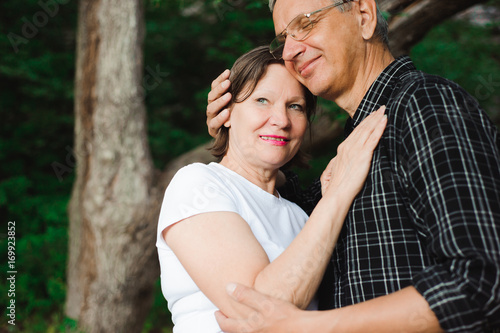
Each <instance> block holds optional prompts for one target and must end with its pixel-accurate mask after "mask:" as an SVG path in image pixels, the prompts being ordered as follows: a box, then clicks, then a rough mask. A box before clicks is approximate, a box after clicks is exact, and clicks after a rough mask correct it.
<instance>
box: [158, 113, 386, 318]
mask: <svg viewBox="0 0 500 333" xmlns="http://www.w3.org/2000/svg"><path fill="white" fill-rule="evenodd" d="M385 124H386V120H385V118H384V117H383V110H381V111H380V112H374V114H373V115H372V116H370V117H368V118H367V119H366V120H365V121H364V122H363V123H362V124H360V125H359V126H358V128H357V129H356V130H357V134H355V135H350V136H349V139H348V140H346V141H345V142H344V143H343V144H342V146H341V147H339V149H338V155H337V157H336V158H335V159H334V161H333V162H332V163H331V164H330V165H329V168H328V169H327V170H330V168H331V170H332V172H334V173H335V177H331V178H332V180H329V181H328V180H327V181H326V182H325V183H324V185H328V186H325V187H327V189H326V191H324V196H323V199H322V200H321V201H320V202H319V203H318V205H317V207H316V209H315V210H314V211H313V213H312V215H311V216H310V218H309V220H308V222H307V223H306V225H305V227H304V228H303V230H302V231H301V232H300V233H299V235H298V236H297V237H296V238H295V239H294V240H293V242H292V243H291V244H290V246H289V247H288V248H287V249H286V250H285V251H284V252H283V253H282V254H281V255H280V256H279V257H278V258H276V260H274V261H273V262H272V263H270V262H269V259H268V257H267V255H266V253H265V252H264V250H263V248H262V246H261V245H260V244H259V242H258V241H257V239H256V238H255V237H254V235H253V233H252V231H251V229H250V227H249V226H248V224H247V223H246V221H244V220H243V218H241V216H239V215H238V214H236V213H230V212H214V213H203V214H200V215H195V216H192V217H190V218H188V219H185V220H183V221H182V222H181V223H176V224H174V225H173V226H171V227H170V228H168V229H166V230H165V231H164V232H163V236H164V238H165V241H166V242H167V244H168V245H169V246H170V247H171V249H172V250H173V251H174V253H175V254H176V256H177V257H178V259H179V260H180V262H181V263H182V265H183V266H184V268H185V269H186V271H187V272H188V273H189V275H190V276H191V278H192V279H193V280H194V282H195V283H196V284H197V285H198V287H199V288H200V289H201V291H202V292H203V293H204V294H205V295H206V296H207V297H208V298H209V299H210V300H211V301H212V302H213V303H214V304H215V305H216V306H217V307H219V308H220V309H221V310H222V311H223V312H224V313H226V314H228V315H230V316H236V317H238V316H239V315H238V313H239V312H240V310H241V308H240V307H241V305H238V304H237V303H236V302H234V300H232V299H231V298H230V297H228V296H227V294H226V292H225V286H226V284H228V283H229V282H234V281H236V282H239V283H241V284H244V285H247V286H251V287H254V288H255V289H256V290H258V291H260V292H262V293H264V294H268V295H272V296H274V297H278V298H280V299H283V300H286V301H289V302H292V303H294V304H295V305H297V306H299V307H301V308H305V307H306V306H307V305H308V304H309V302H310V301H311V299H312V297H313V295H314V294H315V292H316V290H317V288H318V285H319V283H320V282H321V278H322V276H323V273H324V269H325V267H326V264H327V262H328V261H329V259H330V256H331V252H332V251H333V248H334V246H335V243H336V241H337V237H338V235H339V233H340V230H341V227H342V223H343V221H344V218H345V215H346V214H347V211H348V209H349V207H350V204H351V202H352V200H353V199H354V196H355V195H356V194H357V193H358V192H359V190H360V188H361V186H362V184H363V183H364V180H365V177H366V174H367V173H368V169H369V166H370V161H371V157H372V153H373V149H374V148H375V146H376V145H377V143H378V141H379V139H380V136H381V135H382V133H383V130H384V128H385ZM353 134H354V133H353Z"/></svg>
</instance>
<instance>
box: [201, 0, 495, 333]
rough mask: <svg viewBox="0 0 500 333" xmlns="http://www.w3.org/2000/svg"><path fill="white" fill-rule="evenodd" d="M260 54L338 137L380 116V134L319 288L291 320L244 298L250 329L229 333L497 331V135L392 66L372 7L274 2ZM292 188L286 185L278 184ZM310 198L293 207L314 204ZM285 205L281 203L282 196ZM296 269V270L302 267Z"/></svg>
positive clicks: (439, 87) (473, 107)
mask: <svg viewBox="0 0 500 333" xmlns="http://www.w3.org/2000/svg"><path fill="white" fill-rule="evenodd" d="M270 7H271V9H272V10H273V20H274V25H275V31H276V33H277V37H276V39H275V40H274V41H273V42H272V43H271V46H270V51H271V52H272V53H273V54H274V55H275V57H282V58H283V59H284V61H285V64H286V67H287V69H288V70H289V72H290V73H292V75H293V76H294V77H295V78H296V79H297V80H299V81H300V82H301V83H303V84H304V85H305V86H307V87H308V88H309V90H311V92H313V93H314V94H315V95H318V96H321V97H323V98H326V99H329V100H331V101H334V102H336V103H337V104H338V105H339V106H340V107H341V108H342V109H344V110H345V111H347V113H348V114H349V116H350V119H349V121H348V123H347V125H346V135H349V133H350V132H351V131H352V129H353V128H354V127H356V126H357V125H358V124H359V123H360V122H361V121H362V120H363V119H364V118H365V117H366V116H367V115H368V114H369V113H370V112H371V111H372V110H376V109H377V108H378V107H379V106H381V105H386V106H387V111H386V114H387V115H388V119H389V120H388V124H387V128H386V131H385V133H384V135H383V137H382V139H381V141H380V143H379V146H378V147H377V149H376V150H375V152H374V157H373V161H372V166H371V170H370V174H369V175H368V178H367V181H366V184H365V185H364V187H363V189H362V190H361V192H360V193H359V194H358V196H357V198H356V199H355V201H354V203H353V205H352V207H351V209H350V211H349V214H348V216H347V218H346V220H345V224H344V228H343V231H342V233H341V235H340V236H339V240H338V243H337V246H336V249H335V252H334V254H333V256H332V261H331V266H332V272H331V274H330V275H328V276H326V277H325V285H326V286H327V288H326V290H328V291H327V292H325V291H322V293H321V294H320V295H319V298H320V304H329V306H328V308H333V310H329V311H322V312H314V311H309V312H307V311H301V310H298V309H296V308H294V307H292V306H291V305H290V304H288V303H285V302H282V301H280V300H276V299H271V298H269V297H267V296H265V295H261V294H258V293H256V292H255V291H254V290H251V289H249V288H246V287H244V286H230V287H229V292H230V293H231V294H232V295H233V296H234V297H235V299H236V300H237V301H240V302H242V303H244V304H246V305H248V306H249V308H250V309H251V310H249V313H248V318H246V319H232V318H226V317H225V316H224V315H223V314H221V313H218V314H217V318H218V321H219V324H220V326H221V328H222V329H223V330H224V331H227V332H344V331H349V332H439V331H442V330H444V331H449V332H490V331H495V330H500V153H499V148H498V146H499V142H500V138H499V134H498V130H497V129H496V127H495V126H494V125H493V124H492V122H491V121H490V120H489V119H488V117H487V116H486V114H485V113H484V111H483V110H482V109H481V108H480V106H479V105H478V103H477V101H476V100H474V99H473V98H472V97H471V96H470V95H469V94H467V93H466V92H465V91H464V90H463V89H462V88H460V87H459V86H458V85H456V84H455V83H453V82H450V81H448V80H446V79H443V78H440V77H436V76H432V75H428V74H425V73H422V72H419V71H417V70H416V69H415V67H414V65H413V63H412V62H411V60H410V59H409V58H408V57H400V58H397V59H394V57H393V56H392V54H391V53H390V51H389V48H388V46H387V37H386V36H387V24H386V23H385V21H384V20H383V18H382V17H381V15H380V12H379V11H378V10H377V6H376V3H375V0H357V1H350V0H343V1H335V2H332V1H330V0H316V1H301V0H278V1H271V3H270ZM227 75H228V73H227V72H226V73H223V74H222V75H221V76H220V77H219V78H218V79H216V80H215V81H214V82H213V84H212V91H211V92H210V94H209V106H208V108H207V115H208V120H207V123H208V125H209V130H210V132H211V133H212V134H213V133H214V132H216V131H217V129H218V127H220V125H221V124H222V123H223V122H224V121H225V119H226V117H227V111H225V112H221V113H219V111H220V110H221V109H222V108H223V107H224V104H225V103H226V102H227V100H228V96H227V94H224V93H225V91H226V90H227V88H228V87H229V84H230V83H229V82H228V81H227V80H226V79H227ZM287 185H288V186H289V187H292V188H293V187H294V186H290V184H287ZM319 186H320V183H319V182H318V183H317V186H316V187H317V188H316V191H315V190H314V187H313V190H312V191H310V192H309V193H305V195H294V197H296V198H298V200H299V202H298V203H299V204H303V207H304V206H305V205H304V202H313V203H314V202H317V200H318V198H317V196H316V195H315V193H320V191H319ZM282 195H284V194H283V193H282ZM304 269H306V268H304Z"/></svg>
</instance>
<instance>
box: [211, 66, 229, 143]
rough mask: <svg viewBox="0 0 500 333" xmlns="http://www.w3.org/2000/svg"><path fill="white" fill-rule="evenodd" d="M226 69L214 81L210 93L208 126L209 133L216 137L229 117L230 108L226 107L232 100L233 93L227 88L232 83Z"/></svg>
mask: <svg viewBox="0 0 500 333" xmlns="http://www.w3.org/2000/svg"><path fill="white" fill-rule="evenodd" d="M230 73H231V72H230V71H229V70H228V69H226V70H225V71H224V72H223V73H222V74H221V75H219V77H217V78H216V79H215V80H213V81H212V90H210V92H209V93H208V105H207V126H208V133H209V134H210V135H211V136H212V137H214V138H215V136H216V135H217V133H218V132H219V129H220V128H221V127H222V125H224V123H225V122H226V121H227V120H228V119H229V110H228V109H224V107H225V106H226V105H227V103H229V101H230V100H231V93H228V92H227V90H228V89H229V86H230V85H231V82H229V80H228V79H229V74H230Z"/></svg>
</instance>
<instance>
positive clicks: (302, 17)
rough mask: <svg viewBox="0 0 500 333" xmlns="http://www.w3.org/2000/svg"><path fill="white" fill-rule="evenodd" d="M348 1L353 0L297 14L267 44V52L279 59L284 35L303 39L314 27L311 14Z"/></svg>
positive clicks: (284, 40)
mask: <svg viewBox="0 0 500 333" xmlns="http://www.w3.org/2000/svg"><path fill="white" fill-rule="evenodd" d="M350 1H353V0H342V1H339V2H336V3H334V4H332V5H330V6H326V7H323V8H320V9H318V10H315V11H313V12H310V13H307V14H299V15H297V17H295V18H294V19H293V20H291V21H290V23H288V25H287V26H286V28H285V30H283V31H282V32H281V33H280V34H279V35H277V36H276V38H274V39H273V41H272V42H271V44H270V45H269V52H271V54H272V55H273V57H274V58H275V59H281V57H282V56H283V48H284V46H285V42H286V36H290V37H292V38H293V39H295V40H297V41H300V40H304V39H305V38H306V37H307V35H309V33H310V32H311V30H312V28H314V22H313V21H311V16H312V15H314V14H317V13H319V12H322V11H324V10H327V9H330V8H334V7H337V6H340V5H342V4H345V3H348V2H350Z"/></svg>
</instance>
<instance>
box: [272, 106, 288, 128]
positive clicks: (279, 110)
mask: <svg viewBox="0 0 500 333" xmlns="http://www.w3.org/2000/svg"><path fill="white" fill-rule="evenodd" d="M270 122H271V125H273V126H278V127H280V128H287V127H290V124H291V122H290V117H289V116H288V112H287V110H286V107H275V108H274V109H273V112H272V114H271V118H270Z"/></svg>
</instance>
